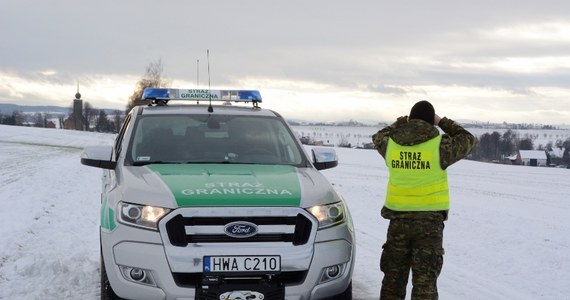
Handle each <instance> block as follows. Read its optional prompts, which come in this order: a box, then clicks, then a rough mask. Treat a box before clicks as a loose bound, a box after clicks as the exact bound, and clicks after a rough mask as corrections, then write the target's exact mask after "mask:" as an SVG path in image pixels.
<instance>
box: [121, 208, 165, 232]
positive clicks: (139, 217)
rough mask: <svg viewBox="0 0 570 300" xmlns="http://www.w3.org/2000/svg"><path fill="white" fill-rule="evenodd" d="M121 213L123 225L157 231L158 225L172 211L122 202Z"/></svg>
mask: <svg viewBox="0 0 570 300" xmlns="http://www.w3.org/2000/svg"><path fill="white" fill-rule="evenodd" d="M119 212H120V214H119V221H120V222H121V223H124V224H127V225H133V226H138V227H144V228H149V229H155V230H156V228H157V227H156V224H157V223H158V221H160V219H161V218H162V217H164V216H165V215H166V214H168V213H169V212H170V209H168V208H163V207H157V206H150V205H139V204H133V203H126V202H120V203H119Z"/></svg>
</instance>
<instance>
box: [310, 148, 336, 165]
mask: <svg viewBox="0 0 570 300" xmlns="http://www.w3.org/2000/svg"><path fill="white" fill-rule="evenodd" d="M311 152H312V153H313V164H314V166H315V168H316V169H317V170H324V169H330V168H334V167H336V166H337V165H338V157H337V155H336V151H334V149H332V148H313V149H312V150H311Z"/></svg>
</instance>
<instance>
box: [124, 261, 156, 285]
mask: <svg viewBox="0 0 570 300" xmlns="http://www.w3.org/2000/svg"><path fill="white" fill-rule="evenodd" d="M119 268H120V269H121V274H122V275H123V278H125V279H126V280H128V281H131V282H135V283H140V284H145V285H150V286H156V283H155V282H154V278H153V277H152V274H151V272H150V270H145V269H141V268H133V267H128V266H119Z"/></svg>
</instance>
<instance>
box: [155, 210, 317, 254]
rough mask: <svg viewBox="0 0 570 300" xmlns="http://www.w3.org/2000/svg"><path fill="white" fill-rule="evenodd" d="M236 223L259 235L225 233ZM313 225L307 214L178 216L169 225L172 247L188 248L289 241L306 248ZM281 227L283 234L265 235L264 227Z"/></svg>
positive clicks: (271, 233)
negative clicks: (257, 230) (245, 224)
mask: <svg viewBox="0 0 570 300" xmlns="http://www.w3.org/2000/svg"><path fill="white" fill-rule="evenodd" d="M237 221H245V222H250V223H253V224H255V225H257V226H258V227H259V228H260V229H261V230H260V233H258V234H256V235H254V236H251V237H247V238H235V237H231V236H228V235H226V234H224V226H225V225H227V224H229V223H232V222H237ZM312 226H313V223H312V222H311V221H310V220H309V219H308V218H307V217H306V216H304V215H302V214H297V215H296V216H250V217H227V216H224V217H204V216H193V217H185V216H183V215H182V214H178V215H176V216H174V217H172V218H171V219H170V220H169V221H168V222H167V223H166V231H167V233H168V239H169V241H170V243H171V244H172V245H173V246H178V247H185V246H187V245H188V244H189V243H252V242H287V243H292V244H293V245H295V246H299V245H304V244H306V243H307V242H308V240H309V237H310V235H311V230H312ZM264 227H265V228H269V227H274V228H279V229H280V230H281V232H275V231H271V232H267V233H264V230H263V228H264Z"/></svg>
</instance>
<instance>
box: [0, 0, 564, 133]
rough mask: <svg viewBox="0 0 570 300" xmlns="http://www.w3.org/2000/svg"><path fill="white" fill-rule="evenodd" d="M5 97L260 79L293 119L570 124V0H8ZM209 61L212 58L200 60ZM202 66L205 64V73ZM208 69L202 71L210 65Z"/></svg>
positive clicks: (101, 104) (2, 14)
mask: <svg viewBox="0 0 570 300" xmlns="http://www.w3.org/2000/svg"><path fill="white" fill-rule="evenodd" d="M0 37H1V38H2V41H1V42H0V103H14V104H25V105H32V104H33V105H36V104H49V105H61V106H70V105H71V101H72V99H73V97H74V94H75V92H76V85H77V81H79V84H80V92H81V94H82V99H84V100H85V101H88V102H89V103H91V104H92V105H93V106H94V107H96V108H118V109H124V107H125V104H126V102H127V99H128V97H129V96H130V95H131V94H132V92H133V90H134V88H135V85H136V82H137V81H138V80H139V79H140V78H141V77H142V76H143V74H144V71H145V68H146V66H148V65H149V64H150V63H152V62H156V61H157V60H159V59H160V60H161V61H162V65H163V67H164V75H165V78H166V79H168V80H169V81H171V82H172V86H173V87H179V88H195V87H196V86H197V85H199V87H201V88H207V86H208V85H207V64H206V51H207V49H209V50H210V72H211V77H210V82H211V86H212V88H234V89H240V88H246V89H259V90H260V91H261V93H262V96H263V99H264V102H263V103H262V106H263V107H267V108H272V109H275V110H277V111H279V112H281V113H282V115H283V116H285V117H286V118H290V119H304V120H318V121H330V120H347V119H354V120H371V121H392V120H395V118H396V117H398V116H400V115H407V114H408V112H409V109H410V107H411V106H412V105H413V104H414V103H415V102H417V101H419V100H423V99H427V100H429V101H430V102H432V103H433V104H434V106H435V109H436V112H437V113H438V114H439V115H441V116H448V117H450V118H452V119H458V120H465V119H469V120H478V121H491V122H503V121H506V122H516V123H523V122H529V123H543V124H563V123H565V124H570V1H568V0H557V1H550V0H541V1H535V0H532V1H531V0H517V1H501V0H492V1H488V0H482V1H457V0H439V1H438V0H429V1H420V0H418V1H412V0H407V1H386V0H366V1H359V0H354V1H338V0H303V1H297V0H287V1H272V0H225V1H222V0H205V1H198V0H171V1H148V0H89V1H87V0H82V1H77V0H50V1H45V0H2V1H1V2H0ZM198 61H199V63H198ZM198 70H199V72H198ZM198 73H199V76H198Z"/></svg>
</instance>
